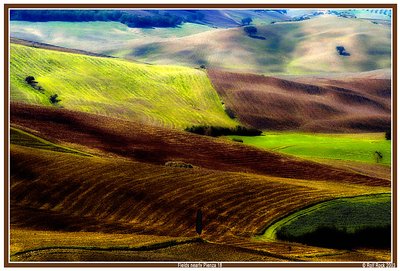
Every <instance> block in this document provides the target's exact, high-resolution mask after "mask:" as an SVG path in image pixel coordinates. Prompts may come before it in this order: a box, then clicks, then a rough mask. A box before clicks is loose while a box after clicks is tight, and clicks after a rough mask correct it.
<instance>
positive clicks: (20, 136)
mask: <svg viewBox="0 0 400 271" xmlns="http://www.w3.org/2000/svg"><path fill="white" fill-rule="evenodd" d="M10 144H16V145H20V146H25V147H30V148H38V149H44V150H49V151H57V152H66V153H71V154H76V155H82V156H91V155H90V154H87V153H85V152H82V151H78V150H75V149H72V148H68V147H65V146H61V145H57V144H54V143H52V142H50V141H47V140H45V139H43V138H40V137H38V136H35V135H33V134H31V133H28V132H26V131H23V130H21V129H18V128H16V127H10Z"/></svg>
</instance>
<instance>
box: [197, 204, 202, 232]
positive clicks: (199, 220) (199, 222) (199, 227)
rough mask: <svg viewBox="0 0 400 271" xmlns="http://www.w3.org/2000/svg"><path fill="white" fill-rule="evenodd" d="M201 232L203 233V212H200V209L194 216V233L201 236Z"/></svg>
mask: <svg viewBox="0 0 400 271" xmlns="http://www.w3.org/2000/svg"><path fill="white" fill-rule="evenodd" d="M202 231H203V212H202V211H201V209H198V210H197V214H196V232H197V234H198V235H201V232H202Z"/></svg>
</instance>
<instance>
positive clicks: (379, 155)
mask: <svg viewBox="0 0 400 271" xmlns="http://www.w3.org/2000/svg"><path fill="white" fill-rule="evenodd" d="M374 155H375V159H376V162H377V163H379V162H380V161H381V160H382V158H383V155H382V153H381V152H380V151H375V153H374Z"/></svg>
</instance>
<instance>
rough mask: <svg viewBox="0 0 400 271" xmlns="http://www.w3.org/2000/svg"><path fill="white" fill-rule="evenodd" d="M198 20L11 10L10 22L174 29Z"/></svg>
mask: <svg viewBox="0 0 400 271" xmlns="http://www.w3.org/2000/svg"><path fill="white" fill-rule="evenodd" d="M193 19H195V20H196V19H199V18H198V16H196V15H194V14H193V15H192V16H188V18H185V17H181V16H175V15H172V14H170V13H160V12H151V15H150V16H144V15H138V14H135V13H132V12H129V11H127V10H125V11H124V10H11V12H10V20H12V21H29V22H49V21H63V22H90V21H115V22H120V23H123V24H125V25H127V26H129V27H139V28H148V27H175V26H178V25H180V24H181V23H182V22H184V21H185V20H193Z"/></svg>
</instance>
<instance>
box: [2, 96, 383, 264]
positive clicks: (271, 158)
mask: <svg viewBox="0 0 400 271" xmlns="http://www.w3.org/2000/svg"><path fill="white" fill-rule="evenodd" d="M10 110H11V111H10V112H11V115H10V117H11V125H12V126H15V127H18V128H20V129H23V130H25V131H27V132H29V133H32V134H34V135H36V136H39V137H42V138H44V139H46V140H48V141H50V142H52V143H56V144H60V145H61V146H67V147H69V148H75V149H77V150H84V151H85V152H87V153H91V154H93V156H82V155H76V154H73V153H65V152H60V151H52V150H51V149H49V150H46V149H38V148H32V147H27V146H20V145H15V144H11V146H10V159H11V161H10V166H11V168H10V173H11V180H10V195H11V198H10V218H11V221H10V227H11V230H12V231H14V233H15V232H16V230H17V231H18V230H19V229H21V231H22V235H23V236H24V235H26V234H29V231H33V232H34V233H35V234H34V235H36V236H35V237H32V238H29V239H26V243H24V241H21V240H19V242H14V243H12V244H11V245H12V246H13V244H14V247H13V248H12V249H13V251H19V252H21V253H20V254H18V255H15V256H13V258H12V259H13V261H50V260H65V261H89V260H99V259H104V260H106V261H157V260H158V261H160V260H162V261H189V260H191V261H204V260H208V261H210V260H215V261H225V260H226V261H273V262H277V261H321V260H324V259H327V260H331V261H334V260H338V261H339V260H340V259H346V260H348V261H351V260H352V259H363V260H366V261H367V260H368V261H377V260H382V259H389V258H390V251H384V252H381V253H380V254H379V257H378V256H376V255H375V254H374V253H371V252H370V251H369V250H366V251H363V252H358V251H344V250H337V249H327V248H319V247H311V246H306V245H302V244H297V243H287V242H281V241H274V242H265V241H259V240H256V239H254V238H253V237H255V236H257V235H258V234H261V233H262V232H263V230H264V229H265V228H266V227H267V226H268V225H270V224H272V223H273V222H274V221H277V220H279V219H280V218H282V217H284V216H286V215H287V214H288V213H290V212H293V211H294V210H297V209H300V208H304V207H305V206H308V205H311V204H314V203H317V202H321V201H324V200H329V199H333V198H337V197H341V196H352V195H362V194H369V193H371V188H372V187H373V191H374V193H380V192H387V191H389V189H390V180H387V179H385V178H376V177H371V176H368V175H367V174H365V175H363V174H358V173H355V172H351V171H350V170H345V169H342V168H339V167H338V166H337V165H336V167H332V166H329V165H324V164H319V163H316V162H311V161H305V160H301V159H296V158H293V157H290V156H285V155H279V154H275V153H272V152H267V151H262V150H259V149H256V148H252V147H248V146H244V145H242V144H240V143H236V142H231V141H226V140H224V139H219V138H211V137H206V136H199V135H195V134H191V133H187V132H182V131H179V130H174V129H166V128H159V127H153V126H146V125H143V124H141V123H137V122H131V121H123V120H119V119H113V118H107V117H102V116H98V115H95V114H87V113H81V112H74V111H69V110H66V109H61V108H56V107H54V108H51V107H39V106H32V105H26V104H20V103H12V104H11V108H10ZM16 143H18V142H16ZM167 161H183V162H186V163H190V164H192V165H194V168H176V167H170V166H165V162H167ZM367 173H368V172H367ZM198 209H202V211H203V233H202V235H201V237H202V238H203V240H205V241H206V243H182V244H177V245H173V246H171V247H163V248H160V249H156V250H154V251H136V250H135V249H136V248H129V249H126V250H124V249H120V250H117V251H108V250H104V246H108V247H111V246H115V245H116V243H115V241H113V242H108V241H107V240H109V239H110V238H106V237H104V236H106V235H115V237H114V238H111V240H116V239H118V238H121V242H119V241H118V242H119V243H118V242H117V243H118V244H117V245H119V246H123V245H124V242H125V241H124V240H125V239H124V238H125V237H124V236H130V237H132V238H133V239H134V238H135V236H137V235H145V236H147V237H148V238H150V239H151V240H154V242H153V243H152V244H157V243H162V242H164V241H165V240H167V241H168V240H175V239H179V238H180V239H179V240H185V239H182V238H195V237H197V234H196V232H195V218H196V211H197V210H198ZM43 232H45V233H43ZM46 232H48V234H47V233H46ZM79 232H87V233H88V234H87V235H86V236H87V238H88V239H87V240H83V239H82V238H76V243H75V244H74V240H73V239H68V238H67V237H66V236H64V237H62V238H58V237H60V234H61V235H62V234H66V235H68V234H71V235H74V234H79ZM94 232H96V233H99V234H101V235H104V236H103V237H102V238H103V240H100V239H99V240H98V241H93V247H92V248H91V250H88V249H86V248H85V247H86V246H87V245H88V244H89V243H91V242H92V241H91V240H89V239H90V238H94V237H90V236H91V234H93V233H94ZM20 233H21V232H20ZM46 234H47V235H46ZM15 236H16V235H15V234H14V237H15ZM46 236H48V237H46ZM157 236H160V238H157ZM17 237H18V236H17ZM17 237H15V238H17ZM130 237H129V238H130ZM11 238H13V236H11ZM49 238H50V239H49ZM127 238H128V237H127ZM129 238H128V239H129ZM168 238H172V239H168ZM20 239H21V238H20ZM53 239H54V240H53ZM35 240H36V241H35ZM57 240H60V241H57ZM129 240H131V239H129ZM129 240H128V241H127V242H126V243H127V246H128V247H129V246H132V244H134V243H135V242H136V243H137V240H136V239H135V240H136V241H132V240H131V241H129ZM143 240H147V239H146V238H142V241H143ZM61 241H62V242H61ZM67 241H68V242H67ZM32 242H33V244H34V247H35V248H39V250H35V251H31V252H30V251H29V249H30V248H31V247H32ZM65 242H67V243H65ZM132 242H133V243H132ZM52 243H54V245H51V244H52ZM64 243H65V244H64ZM57 244H61V245H60V247H57ZM96 244H97V246H99V247H102V248H99V249H97V248H96V247H97V246H96ZM15 245H16V246H15ZM24 251H25V252H24ZM324 257H325V258H324Z"/></svg>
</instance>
